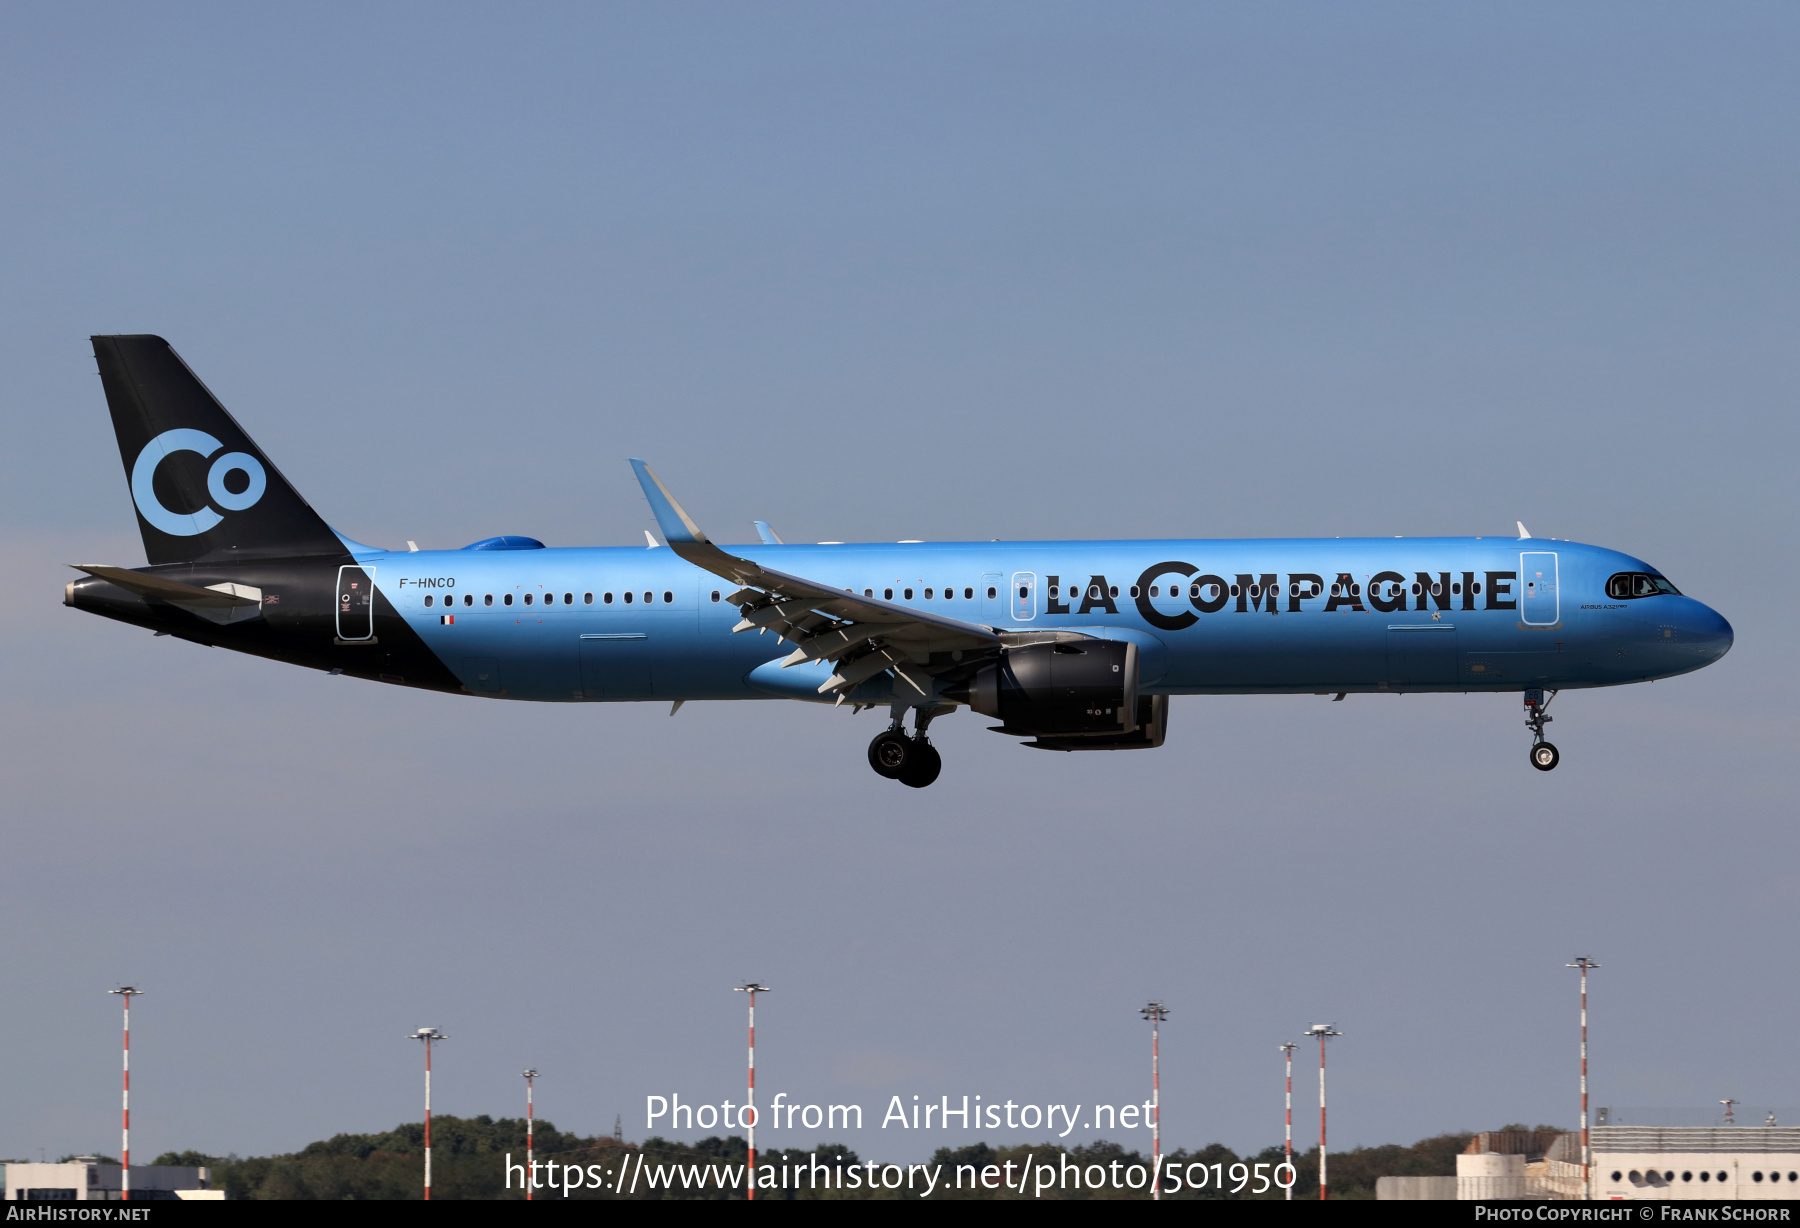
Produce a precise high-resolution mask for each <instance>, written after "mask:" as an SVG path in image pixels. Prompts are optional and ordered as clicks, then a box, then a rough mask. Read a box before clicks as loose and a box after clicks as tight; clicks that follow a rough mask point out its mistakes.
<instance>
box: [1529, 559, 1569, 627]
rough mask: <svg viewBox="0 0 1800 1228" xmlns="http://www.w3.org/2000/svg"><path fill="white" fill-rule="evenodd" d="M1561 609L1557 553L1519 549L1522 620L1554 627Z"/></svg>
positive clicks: (1531, 623)
mask: <svg viewBox="0 0 1800 1228" xmlns="http://www.w3.org/2000/svg"><path fill="white" fill-rule="evenodd" d="M1560 612H1561V598H1560V596H1559V595H1558V594H1557V591H1556V553H1555V551H1551V550H1522V551H1520V552H1519V621H1520V622H1522V623H1524V624H1525V625H1526V626H1528V627H1551V626H1555V625H1556V620H1557V617H1558V615H1559V614H1560Z"/></svg>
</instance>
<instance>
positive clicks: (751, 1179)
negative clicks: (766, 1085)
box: [732, 981, 780, 1202]
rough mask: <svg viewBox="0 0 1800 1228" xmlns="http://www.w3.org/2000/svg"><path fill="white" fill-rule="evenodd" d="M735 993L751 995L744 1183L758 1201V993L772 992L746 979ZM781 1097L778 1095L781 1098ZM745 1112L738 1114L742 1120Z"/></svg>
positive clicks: (752, 1200) (747, 1190) (752, 1196)
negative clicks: (747, 1161)
mask: <svg viewBox="0 0 1800 1228" xmlns="http://www.w3.org/2000/svg"><path fill="white" fill-rule="evenodd" d="M732 992H733V993H741V994H748V995H750V1083H749V1092H750V1094H749V1098H748V1099H747V1100H746V1101H745V1102H744V1112H747V1113H749V1115H750V1121H749V1124H748V1125H747V1127H746V1129H748V1130H749V1132H750V1145H749V1151H750V1163H749V1164H748V1165H747V1166H746V1167H745V1169H744V1185H745V1189H746V1197H747V1199H748V1200H749V1201H751V1202H755V1201H756V995H757V994H759V993H769V992H771V991H770V989H769V987H768V986H767V985H758V984H757V983H756V982H755V981H745V982H744V983H743V984H742V985H739V986H738V987H737V988H736V989H734V990H732ZM779 1098H780V1097H777V1099H779ZM743 1118H744V1113H743V1112H740V1113H739V1114H738V1120H739V1121H742V1120H743Z"/></svg>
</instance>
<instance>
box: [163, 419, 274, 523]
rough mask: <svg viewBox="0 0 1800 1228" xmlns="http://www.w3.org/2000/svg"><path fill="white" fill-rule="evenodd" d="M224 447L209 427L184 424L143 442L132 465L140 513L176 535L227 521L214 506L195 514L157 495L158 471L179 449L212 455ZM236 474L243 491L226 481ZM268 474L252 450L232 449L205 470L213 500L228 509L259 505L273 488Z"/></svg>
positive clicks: (207, 489)
mask: <svg viewBox="0 0 1800 1228" xmlns="http://www.w3.org/2000/svg"><path fill="white" fill-rule="evenodd" d="M224 446H225V445H224V444H222V443H220V442H219V441H218V440H216V439H214V438H213V437H212V436H211V435H208V434H207V433H206V432H205V431H196V430H191V429H189V428H187V427H180V428H177V429H175V430H172V431H164V432H163V433H162V434H160V435H158V436H157V437H156V438H155V439H152V440H151V441H150V442H149V443H147V444H145V445H144V450H143V451H142V452H139V453H138V458H137V461H136V462H135V463H133V465H132V466H131V498H132V501H133V502H135V503H136V504H137V509H138V513H139V514H140V515H142V516H143V518H144V519H145V520H148V521H149V522H150V523H151V524H152V525H154V526H156V527H157V528H158V529H161V530H162V531H163V532H164V533H167V534H169V535H170V536H171V537H195V536H198V535H199V534H201V533H204V532H206V531H207V530H208V529H210V528H212V527H213V526H214V525H217V524H219V523H220V522H221V521H223V520H224V519H225V517H224V516H222V515H220V514H219V513H218V512H216V511H214V510H213V509H212V508H211V507H203V508H201V509H200V510H199V511H195V512H172V511H170V510H169V509H168V508H166V507H164V506H163V504H162V501H161V500H160V499H158V498H157V497H156V469H157V466H159V465H161V464H162V463H163V461H164V460H166V459H167V458H168V457H170V456H172V455H174V454H175V453H177V452H197V453H199V454H200V457H201V459H203V460H204V459H207V458H209V457H211V456H212V455H213V453H215V452H217V451H219V449H221V448H223V447H224ZM233 473H241V474H243V475H244V479H245V482H244V486H243V489H241V490H237V491H233V490H231V489H230V488H229V487H227V486H226V484H225V483H226V481H227V480H228V479H230V477H231V475H232V474H233ZM268 485H269V478H268V474H266V473H265V472H264V471H263V467H262V462H261V461H259V460H257V459H256V458H255V457H254V456H251V455H250V454H249V453H248V452H227V453H225V454H224V455H223V456H221V457H219V458H218V459H217V460H215V461H213V463H212V468H210V469H208V470H207V471H206V493H207V495H208V496H209V497H210V498H211V499H212V501H213V503H215V504H217V505H218V506H219V507H222V508H224V509H225V510H226V511H228V512H241V511H244V510H246V509H247V508H252V507H255V506H256V502H257V500H258V499H261V498H262V497H263V491H264V490H266V489H267V488H268Z"/></svg>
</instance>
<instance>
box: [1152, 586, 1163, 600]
mask: <svg viewBox="0 0 1800 1228" xmlns="http://www.w3.org/2000/svg"><path fill="white" fill-rule="evenodd" d="M1150 595H1151V596H1152V597H1160V596H1162V585H1160V584H1152V585H1151V586H1150Z"/></svg>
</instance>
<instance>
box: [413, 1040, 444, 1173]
mask: <svg viewBox="0 0 1800 1228" xmlns="http://www.w3.org/2000/svg"><path fill="white" fill-rule="evenodd" d="M407 1039H408V1040H422V1041H424V1042H425V1201H426V1202H430V1201H431V1042H432V1041H434V1040H449V1039H450V1038H449V1037H448V1036H446V1035H444V1034H443V1033H442V1032H440V1031H438V1030H437V1029H436V1028H420V1029H419V1030H418V1031H416V1032H413V1033H410V1034H409V1035H408V1036H407Z"/></svg>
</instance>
